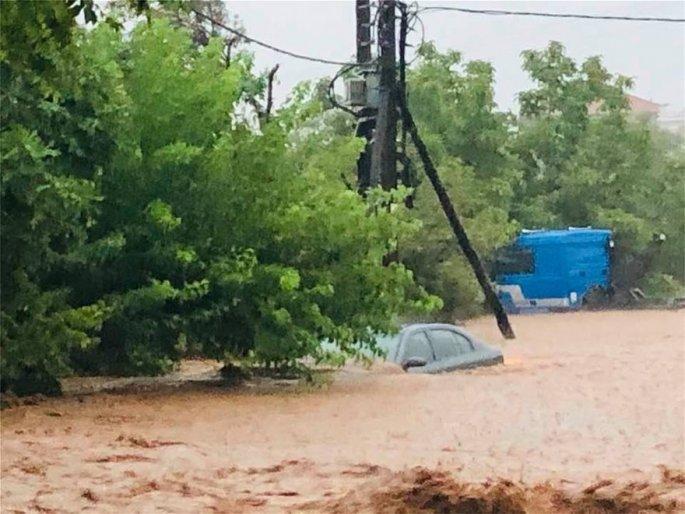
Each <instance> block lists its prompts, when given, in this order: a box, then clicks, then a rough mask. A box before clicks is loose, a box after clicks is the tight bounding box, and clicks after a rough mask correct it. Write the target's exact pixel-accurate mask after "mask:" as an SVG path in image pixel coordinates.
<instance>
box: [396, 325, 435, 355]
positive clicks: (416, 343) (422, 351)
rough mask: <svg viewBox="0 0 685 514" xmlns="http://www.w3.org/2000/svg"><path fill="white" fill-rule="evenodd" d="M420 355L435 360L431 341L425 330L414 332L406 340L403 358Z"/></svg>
mask: <svg viewBox="0 0 685 514" xmlns="http://www.w3.org/2000/svg"><path fill="white" fill-rule="evenodd" d="M413 357H418V358H420V359H423V360H425V361H426V362H431V361H432V360H433V350H432V349H431V346H430V342H429V341H428V338H427V337H426V334H425V333H423V332H414V333H413V334H411V335H410V336H409V337H407V339H406V340H405V341H404V344H403V348H402V357H401V360H403V361H404V360H407V359H411V358H413Z"/></svg>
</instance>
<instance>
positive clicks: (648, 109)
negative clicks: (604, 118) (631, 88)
mask: <svg viewBox="0 0 685 514" xmlns="http://www.w3.org/2000/svg"><path fill="white" fill-rule="evenodd" d="M626 100H627V101H628V109H630V112H632V113H635V114H639V113H646V114H649V115H652V116H658V115H659V112H660V111H661V108H662V107H664V104H657V103H654V102H652V101H651V100H645V99H644V98H640V97H639V96H635V95H629V94H626ZM601 106H602V102H601V101H598V102H591V103H590V104H589V105H588V106H587V108H588V112H589V113H590V114H597V113H598V112H599V109H600V107H601Z"/></svg>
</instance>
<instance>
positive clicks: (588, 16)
mask: <svg viewBox="0 0 685 514" xmlns="http://www.w3.org/2000/svg"><path fill="white" fill-rule="evenodd" d="M425 11H458V12H463V13H467V14H488V15H499V16H538V17H543V18H574V19H582V20H617V21H658V22H666V23H684V22H685V18H661V17H649V16H611V15H606V16H605V15H600V14H571V13H550V12H532V11H505V10H500V9H467V8H465V7H448V6H431V7H423V8H421V9H419V12H425Z"/></svg>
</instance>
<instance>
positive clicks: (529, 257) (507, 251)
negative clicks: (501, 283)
mask: <svg viewBox="0 0 685 514" xmlns="http://www.w3.org/2000/svg"><path fill="white" fill-rule="evenodd" d="M493 268H494V270H493V271H494V272H495V275H512V274H520V273H533V272H534V271H535V265H534V261H533V251H532V250H530V249H529V248H522V247H520V246H515V245H511V246H505V247H504V248H500V249H499V250H497V252H496V253H495V262H494V265H493Z"/></svg>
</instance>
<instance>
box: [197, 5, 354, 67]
mask: <svg viewBox="0 0 685 514" xmlns="http://www.w3.org/2000/svg"><path fill="white" fill-rule="evenodd" d="M191 11H192V12H194V13H195V15H196V16H198V17H200V18H202V19H205V20H207V21H210V22H212V23H213V24H214V25H216V26H217V27H221V28H222V29H224V30H227V31H228V32H230V33H231V34H234V35H236V36H238V37H240V38H242V39H244V40H245V41H249V42H250V43H254V44H256V45H259V46H263V47H264V48H268V49H269V50H272V51H274V52H278V53H280V54H284V55H289V56H290V57H294V58H296V59H303V60H305V61H313V62H320V63H323V64H335V65H336V66H357V63H356V62H347V61H332V60H330V59H322V58H320V57H312V56H310V55H304V54H298V53H295V52H291V51H290V50H284V49H283V48H278V47H276V46H273V45H270V44H269V43H265V42H264V41H260V40H258V39H255V38H253V37H250V36H247V35H245V34H244V33H242V32H240V31H239V30H236V29H234V28H231V27H229V26H228V25H225V24H223V23H221V22H220V21H217V20H215V19H214V18H212V17H211V16H207V15H206V14H203V13H201V12H200V11H197V10H195V9H191Z"/></svg>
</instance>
